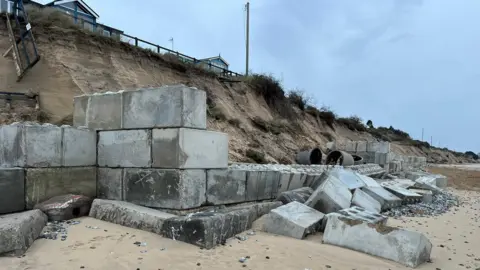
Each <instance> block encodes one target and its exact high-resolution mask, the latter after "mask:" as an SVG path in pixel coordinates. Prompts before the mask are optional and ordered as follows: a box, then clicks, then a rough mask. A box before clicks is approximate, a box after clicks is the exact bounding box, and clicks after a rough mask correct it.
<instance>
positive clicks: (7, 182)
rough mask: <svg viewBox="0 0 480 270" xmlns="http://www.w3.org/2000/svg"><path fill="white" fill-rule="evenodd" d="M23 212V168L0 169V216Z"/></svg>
mask: <svg viewBox="0 0 480 270" xmlns="http://www.w3.org/2000/svg"><path fill="white" fill-rule="evenodd" d="M23 210H25V172H24V170H23V168H0V214H7V213H13V212H19V211H23Z"/></svg>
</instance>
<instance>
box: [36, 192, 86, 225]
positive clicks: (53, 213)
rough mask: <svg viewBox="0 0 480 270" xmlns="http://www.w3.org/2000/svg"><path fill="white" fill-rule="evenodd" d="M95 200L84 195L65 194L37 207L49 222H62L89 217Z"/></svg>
mask: <svg viewBox="0 0 480 270" xmlns="http://www.w3.org/2000/svg"><path fill="white" fill-rule="evenodd" d="M92 201H93V199H92V198H90V197H87V196H83V195H75V194H65V195H59V196H55V197H53V198H50V199H48V200H46V201H44V202H41V203H38V204H36V205H35V207H34V209H38V210H40V211H42V212H43V213H45V214H46V215H47V217H48V220H51V221H61V220H69V219H72V218H78V217H83V216H87V215H88V212H89V211H90V206H91V205H92Z"/></svg>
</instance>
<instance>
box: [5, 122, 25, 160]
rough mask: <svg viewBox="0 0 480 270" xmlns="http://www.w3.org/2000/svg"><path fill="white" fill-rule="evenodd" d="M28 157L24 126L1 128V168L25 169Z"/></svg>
mask: <svg viewBox="0 0 480 270" xmlns="http://www.w3.org/2000/svg"><path fill="white" fill-rule="evenodd" d="M26 156H27V155H26V149H25V129H24V128H23V125H3V126H0V167H25V164H26Z"/></svg>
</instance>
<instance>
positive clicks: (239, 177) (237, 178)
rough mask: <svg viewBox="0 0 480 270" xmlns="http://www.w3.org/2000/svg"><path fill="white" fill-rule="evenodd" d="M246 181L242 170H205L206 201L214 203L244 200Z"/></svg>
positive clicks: (245, 175)
mask: <svg viewBox="0 0 480 270" xmlns="http://www.w3.org/2000/svg"><path fill="white" fill-rule="evenodd" d="M246 182H247V171H244V170H235V169H221V170H218V169H215V170H207V202H209V203H212V204H215V205H220V204H229V203H238V202H244V201H245V196H246Z"/></svg>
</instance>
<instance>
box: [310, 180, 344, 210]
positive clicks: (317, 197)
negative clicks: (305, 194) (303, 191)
mask: <svg viewBox="0 0 480 270" xmlns="http://www.w3.org/2000/svg"><path fill="white" fill-rule="evenodd" d="M351 201H352V193H350V190H349V189H348V187H347V186H346V185H345V184H343V183H342V182H340V180H338V179H337V178H336V177H334V176H332V175H329V176H328V178H327V179H325V181H324V182H323V183H322V184H321V185H320V186H319V187H318V188H317V189H316V190H315V191H314V192H313V194H312V196H310V198H309V199H308V200H307V201H306V202H305V205H307V206H309V207H312V208H314V209H316V210H318V211H320V212H322V213H324V214H328V213H331V212H337V211H339V210H341V209H344V208H348V207H350V203H351Z"/></svg>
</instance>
